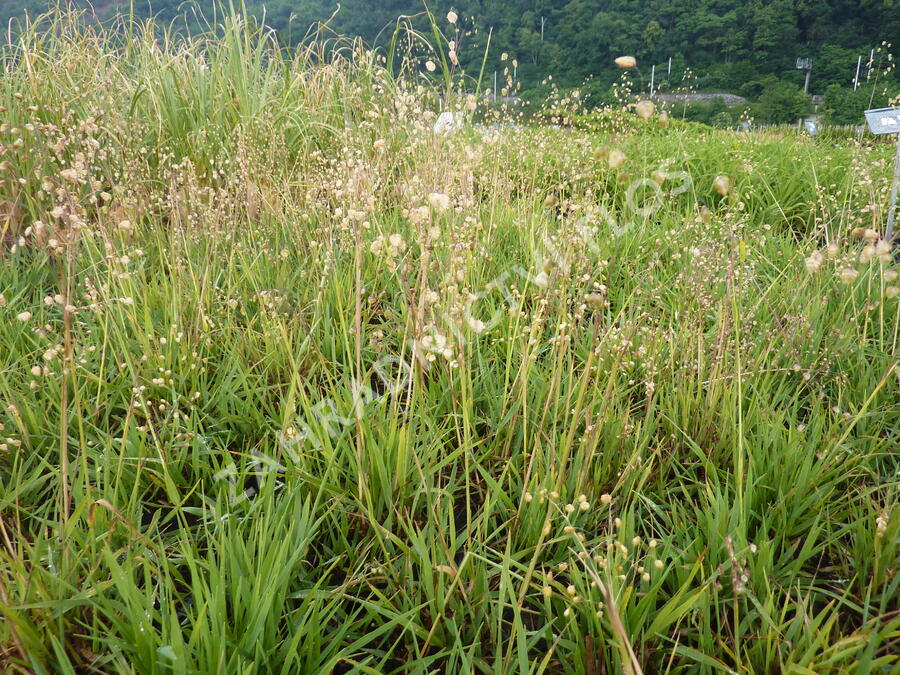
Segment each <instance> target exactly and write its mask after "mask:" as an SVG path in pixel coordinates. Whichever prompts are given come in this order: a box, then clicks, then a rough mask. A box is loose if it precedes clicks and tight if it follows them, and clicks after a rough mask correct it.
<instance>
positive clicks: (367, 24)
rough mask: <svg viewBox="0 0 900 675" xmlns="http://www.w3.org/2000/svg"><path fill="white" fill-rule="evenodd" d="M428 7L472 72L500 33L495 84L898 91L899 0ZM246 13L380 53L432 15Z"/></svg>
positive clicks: (496, 1)
mask: <svg viewBox="0 0 900 675" xmlns="http://www.w3.org/2000/svg"><path fill="white" fill-rule="evenodd" d="M75 4H76V6H85V7H86V6H88V3H87V2H76V3H75ZM133 4H134V8H135V11H136V12H137V13H138V14H140V15H141V16H147V15H150V14H154V15H156V16H158V17H159V19H160V20H161V21H162V22H165V23H173V25H175V26H178V27H180V28H185V27H186V28H187V29H189V30H196V29H197V28H198V27H199V26H200V25H201V24H200V22H199V21H198V19H197V17H198V16H199V15H202V16H205V17H207V18H210V17H212V16H213V14H214V11H213V10H214V6H215V3H213V2H208V1H202V2H193V3H191V2H184V1H182V0H157V1H156V2H154V3H149V2H146V0H135V1H134V3H133ZM428 6H429V8H430V9H431V10H432V11H433V12H434V13H435V14H436V15H441V16H442V15H444V14H445V13H446V12H447V11H448V10H450V9H453V10H455V11H456V12H457V13H458V15H459V22H458V24H457V25H458V27H459V28H460V30H461V33H460V39H459V49H458V54H459V59H460V62H461V63H462V65H463V66H467V67H470V68H473V69H474V70H478V69H480V67H481V62H482V58H483V56H484V53H485V47H486V45H487V43H488V39H489V36H490V51H489V54H488V61H487V64H486V67H487V73H488V76H489V77H490V78H492V77H493V72H494V71H495V70H496V71H499V72H500V73H501V75H500V77H501V79H502V71H503V69H504V67H507V66H510V64H511V63H512V61H513V59H515V61H516V66H515V71H516V72H515V76H516V78H517V81H518V82H519V86H520V87H521V88H522V89H524V90H526V91H527V90H534V88H535V87H538V89H540V87H539V84H540V82H542V81H543V80H544V79H545V78H546V77H547V76H548V75H552V76H553V78H554V79H555V81H556V82H557V83H558V84H559V85H560V86H563V87H566V86H569V87H575V86H581V87H583V86H584V85H585V83H586V82H588V85H587V89H586V91H587V92H588V93H589V94H591V93H593V94H594V95H597V96H598V98H600V97H602V96H603V95H605V94H606V92H607V90H608V88H609V84H610V82H611V81H612V80H613V78H614V77H616V75H617V73H616V72H615V67H614V66H613V64H612V59H613V58H614V57H615V56H618V55H621V54H633V55H634V56H636V57H637V58H638V61H639V63H640V64H641V66H642V75H643V78H644V80H645V85H646V84H647V83H648V82H649V79H650V74H651V73H650V71H651V67H652V65H654V64H655V65H656V66H657V68H656V78H655V79H656V83H657V84H658V85H660V86H661V87H662V88H663V89H666V88H667V89H669V90H673V89H676V88H680V87H691V88H694V89H700V90H724V91H730V92H733V93H736V94H739V95H742V96H744V97H747V98H748V99H751V100H759V99H760V97H763V96H764V94H765V93H766V92H769V97H770V98H772V99H776V100H777V99H779V98H780V99H784V100H790V99H791V97H794V98H796V94H797V91H798V87H800V86H801V85H802V83H803V77H804V73H803V72H801V71H798V70H797V69H796V68H795V62H796V59H797V58H799V57H808V58H811V59H812V61H813V68H812V76H811V82H810V93H813V94H824V93H826V91H828V87H829V86H831V85H836V86H833V87H832V89H831V91H830V97H829V98H830V101H831V103H832V106H833V107H835V106H837V107H841V108H842V109H844V108H846V107H847V105H849V104H848V100H851V99H853V98H854V97H853V96H852V95H850V96H849V98H848V93H847V90H852V83H853V78H854V76H855V74H856V68H857V61H858V59H859V58H860V57H862V59H861V61H862V63H861V68H860V80H861V81H862V82H863V83H865V85H866V86H864V87H863V89H864V92H860V93H859V94H857V95H856V97H855V98H856V99H859V100H860V102H861V103H860V105H867V104H869V103H874V102H875V100H876V99H877V100H878V101H881V102H885V101H886V97H885V96H884V86H885V85H886V86H887V87H888V90H889V91H892V90H893V89H895V88H896V82H897V80H896V75H895V74H894V73H893V72H892V69H891V67H890V65H891V63H890V61H889V58H890V57H889V53H890V45H889V44H886V43H887V42H888V41H890V40H891V39H892V38H894V37H896V36H898V35H900V6H898V4H897V2H896V1H895V0H869V1H867V0H774V1H769V0H753V1H750V2H746V1H744V0H687V1H686V2H685V1H681V0H659V1H658V2H646V1H644V0H620V1H617V2H611V1H610V0H568V1H564V0H454V1H453V2H438V3H430V4H429V5H428ZM129 7H130V2H129V1H128V0H112V1H111V2H105V3H103V2H101V3H97V8H98V9H97V10H96V12H97V14H99V15H100V16H101V17H108V16H110V15H111V14H113V13H115V12H116V11H117V10H120V11H121V10H124V11H127V10H128V8H129ZM151 7H152V10H151ZM46 8H47V0H6V2H4V3H3V7H2V8H0V19H2V20H3V21H4V24H5V23H6V22H7V21H8V20H9V19H11V18H21V17H22V16H23V15H24V13H25V10H27V11H28V12H29V13H30V14H32V15H34V14H36V13H39V12H41V11H43V10H45V9H46ZM247 8H248V10H249V11H250V12H251V13H253V14H254V15H256V16H258V17H263V16H264V17H265V22H266V23H267V24H268V25H269V26H271V27H273V28H275V29H277V30H278V31H279V32H280V33H281V35H282V37H283V40H284V41H285V42H286V43H296V42H297V41H299V40H301V39H303V37H304V36H305V35H306V34H307V30H308V28H309V26H310V25H311V24H314V23H316V22H327V24H328V27H329V28H330V29H331V30H333V31H334V32H336V33H339V34H342V35H359V36H362V37H364V38H365V39H366V40H367V41H369V42H370V43H376V44H377V43H385V42H386V41H387V40H388V38H389V37H390V36H391V35H392V34H393V29H394V26H395V25H396V20H397V18H398V17H399V16H401V15H417V14H418V15H420V16H421V13H422V12H423V10H424V9H425V4H424V3H422V2H421V1H419V0H343V1H342V2H340V3H338V2H337V0H269V1H267V2H259V1H258V0H250V1H249V2H247ZM413 25H417V26H418V27H420V28H424V27H425V22H424V21H423V20H421V18H420V19H419V21H418V23H416V20H413ZM504 53H507V54H509V57H510V58H509V62H508V63H501V55H502V54H504ZM870 57H871V59H872V60H871V62H870ZM670 59H671V63H670ZM510 68H511V70H512V67H511V66H510ZM885 70H887V71H888V75H887V77H885V76H884V72H885ZM876 74H877V75H878V78H879V79H878V80H877V81H875V77H876ZM686 75H687V76H686ZM685 76H686V77H685ZM873 82H874V85H875V86H872V85H873ZM839 88H841V89H839ZM873 93H876V94H877V96H876V97H875V98H873V97H872V94H873ZM850 94H852V91H851V92H850ZM863 99H865V100H863ZM790 107H791V105H781V108H784V109H787V108H790ZM794 107H795V108H796V107H797V106H796V105H794ZM850 107H851V108H853V107H854V106H852V105H851V106H850ZM857 107H858V106H857ZM837 112H838V113H840V111H837ZM782 114H792V113H782ZM855 115H856V112H853V113H852V114H851V117H854V116H855ZM838 121H846V120H838Z"/></svg>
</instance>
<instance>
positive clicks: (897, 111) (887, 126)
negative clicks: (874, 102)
mask: <svg viewBox="0 0 900 675" xmlns="http://www.w3.org/2000/svg"><path fill="white" fill-rule="evenodd" d="M866 122H868V123H869V129H871V130H872V133H873V134H897V133H900V108H877V109H876V110H866Z"/></svg>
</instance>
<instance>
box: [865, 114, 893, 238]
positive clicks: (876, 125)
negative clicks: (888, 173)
mask: <svg viewBox="0 0 900 675" xmlns="http://www.w3.org/2000/svg"><path fill="white" fill-rule="evenodd" d="M866 122H868V124H869V129H870V130H871V131H872V133H873V134H879V135H880V134H896V135H897V154H896V155H894V180H893V182H892V183H891V203H890V206H888V219H887V230H886V231H885V235H884V238H885V239H886V240H887V241H888V242H893V240H894V219H895V217H896V211H897V185H898V183H900V108H877V109H875V110H866Z"/></svg>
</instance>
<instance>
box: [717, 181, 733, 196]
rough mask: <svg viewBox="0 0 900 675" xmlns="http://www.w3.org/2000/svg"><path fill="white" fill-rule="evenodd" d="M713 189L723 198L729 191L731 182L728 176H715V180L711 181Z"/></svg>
mask: <svg viewBox="0 0 900 675" xmlns="http://www.w3.org/2000/svg"><path fill="white" fill-rule="evenodd" d="M713 188H715V190H716V192H718V193H719V194H720V195H722V196H723V197H724V196H725V195H727V194H728V191H729V190H730V189H731V180H730V179H729V178H728V176H716V179H715V180H714V181H713Z"/></svg>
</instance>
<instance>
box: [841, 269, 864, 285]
mask: <svg viewBox="0 0 900 675" xmlns="http://www.w3.org/2000/svg"><path fill="white" fill-rule="evenodd" d="M838 276H839V277H840V279H841V282H842V283H845V284H852V283H853V282H854V281H856V279H857V278H858V277H859V271H858V270H855V269H853V268H852V267H845V268H844V269H842V270H841V271H840V272H838Z"/></svg>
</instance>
